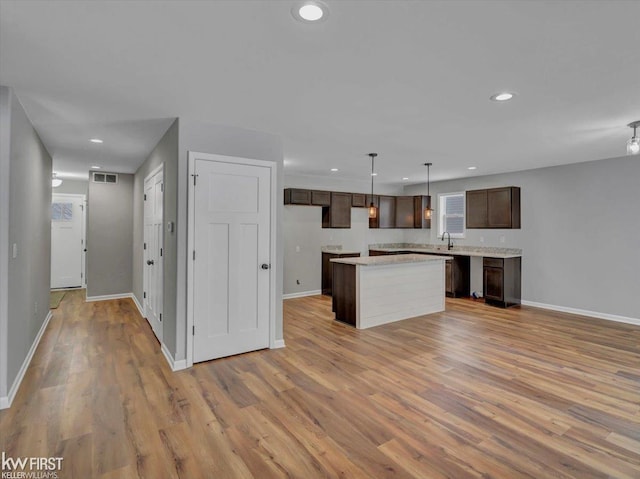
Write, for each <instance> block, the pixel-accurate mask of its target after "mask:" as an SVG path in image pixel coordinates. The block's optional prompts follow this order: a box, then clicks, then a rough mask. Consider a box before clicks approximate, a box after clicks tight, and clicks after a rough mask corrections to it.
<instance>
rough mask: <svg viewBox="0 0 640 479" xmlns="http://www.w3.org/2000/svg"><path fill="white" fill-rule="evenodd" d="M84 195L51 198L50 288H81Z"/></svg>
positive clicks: (55, 195) (61, 195)
mask: <svg viewBox="0 0 640 479" xmlns="http://www.w3.org/2000/svg"><path fill="white" fill-rule="evenodd" d="M84 202H85V196H84V195H63V194H54V195H52V201H51V287H52V288H74V287H81V286H82V285H83V283H84V281H83V276H84V274H83V254H84V253H83V251H84Z"/></svg>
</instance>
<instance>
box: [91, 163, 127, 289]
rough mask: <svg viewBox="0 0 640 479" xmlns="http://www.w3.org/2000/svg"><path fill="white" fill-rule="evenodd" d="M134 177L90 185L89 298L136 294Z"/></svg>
mask: <svg viewBox="0 0 640 479" xmlns="http://www.w3.org/2000/svg"><path fill="white" fill-rule="evenodd" d="M132 205H133V175H128V174H123V173H118V182H117V183H115V184H105V183H93V182H89V194H88V197H87V297H89V298H90V297H95V296H104V295H112V294H128V293H131V291H132V286H133V284H132V277H133V271H132V265H133V258H132V252H133V206H132Z"/></svg>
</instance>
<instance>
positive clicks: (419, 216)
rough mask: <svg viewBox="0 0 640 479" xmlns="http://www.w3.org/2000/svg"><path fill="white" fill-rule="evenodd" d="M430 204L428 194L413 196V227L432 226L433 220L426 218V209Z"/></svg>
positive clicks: (426, 227)
mask: <svg viewBox="0 0 640 479" xmlns="http://www.w3.org/2000/svg"><path fill="white" fill-rule="evenodd" d="M427 206H429V197H428V196H421V195H419V196H414V197H413V227H414V228H425V229H428V228H431V220H430V219H428V220H427V219H425V218H424V210H425V208H426V207H427Z"/></svg>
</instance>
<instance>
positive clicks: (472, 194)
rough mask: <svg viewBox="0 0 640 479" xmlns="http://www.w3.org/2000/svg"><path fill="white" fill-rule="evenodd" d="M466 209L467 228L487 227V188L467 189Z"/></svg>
mask: <svg viewBox="0 0 640 479" xmlns="http://www.w3.org/2000/svg"><path fill="white" fill-rule="evenodd" d="M465 197H466V203H467V209H466V213H465V215H466V223H467V228H486V227H487V190H473V191H467V192H466V194H465Z"/></svg>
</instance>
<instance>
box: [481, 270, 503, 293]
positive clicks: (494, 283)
mask: <svg viewBox="0 0 640 479" xmlns="http://www.w3.org/2000/svg"><path fill="white" fill-rule="evenodd" d="M483 272H484V278H483V289H484V297H485V298H486V299H493V300H496V301H504V269H502V268H495V267H493V266H485V267H484V268H483Z"/></svg>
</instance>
